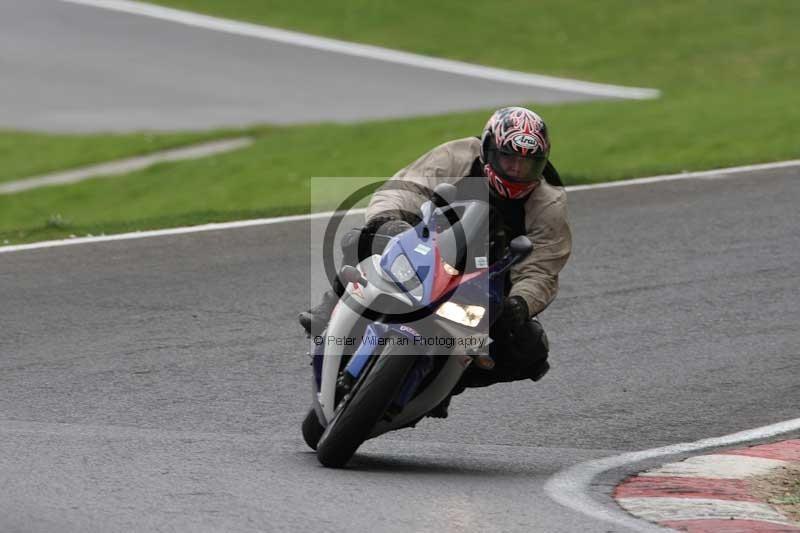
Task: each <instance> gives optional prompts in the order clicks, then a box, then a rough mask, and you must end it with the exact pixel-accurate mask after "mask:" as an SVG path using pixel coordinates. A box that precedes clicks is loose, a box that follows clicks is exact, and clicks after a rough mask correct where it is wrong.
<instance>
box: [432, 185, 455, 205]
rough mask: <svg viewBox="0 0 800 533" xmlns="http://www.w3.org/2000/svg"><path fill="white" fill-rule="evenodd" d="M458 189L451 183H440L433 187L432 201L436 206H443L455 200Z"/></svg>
mask: <svg viewBox="0 0 800 533" xmlns="http://www.w3.org/2000/svg"><path fill="white" fill-rule="evenodd" d="M457 195H458V190H457V189H456V186H455V185H453V184H451V183H440V184H439V185H437V186H436V187H435V188H434V189H433V203H434V204H436V207H444V206H446V205H449V204H452V203H453V202H455V200H456V196H457Z"/></svg>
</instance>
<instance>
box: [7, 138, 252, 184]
mask: <svg viewBox="0 0 800 533" xmlns="http://www.w3.org/2000/svg"><path fill="white" fill-rule="evenodd" d="M253 142H254V140H253V139H251V138H250V137H241V138H238V139H224V140H221V141H211V142H204V143H199V144H194V145H190V146H183V147H181V148H172V149H169V150H160V151H158V152H153V153H150V154H146V155H142V156H138V157H129V158H126V159H119V160H117V161H109V162H107V163H101V164H99V165H92V166H88V167H82V168H76V169H72V170H66V171H64V172H55V173H52V174H46V175H43V176H36V177H30V178H25V179H21V180H17V181H9V182H6V183H0V194H15V193H18V192H23V191H29V190H31V189H38V188H39V187H49V186H51V185H67V184H70V183H78V182H80V181H84V180H88V179H92V178H98V177H103V178H108V177H112V176H120V175H123V174H129V173H131V172H135V171H137V170H143V169H145V168H147V167H150V166H152V165H155V164H157V163H166V162H169V161H185V160H187V159H199V158H201V157H209V156H212V155H216V154H223V153H226V152H232V151H234V150H239V149H242V148H246V147H248V146H250V145H252V144H253Z"/></svg>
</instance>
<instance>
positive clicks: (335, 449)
mask: <svg viewBox="0 0 800 533" xmlns="http://www.w3.org/2000/svg"><path fill="white" fill-rule="evenodd" d="M416 360H417V358H416V357H414V356H413V355H409V354H408V353H407V352H404V351H403V350H401V349H397V347H396V346H394V345H390V346H388V347H387V348H386V350H384V352H383V353H381V354H380V355H379V356H378V358H377V360H375V362H374V364H373V365H372V368H367V369H365V371H364V372H365V375H364V376H362V379H359V381H357V382H356V384H355V386H354V387H353V389H352V391H351V392H350V393H349V394H348V395H347V396H345V398H343V399H342V401H341V402H340V404H339V405H338V406H337V408H336V414H335V415H334V417H333V419H332V420H331V422H330V423H329V424H328V426H327V427H326V428H325V431H324V433H323V434H322V437H321V438H320V440H319V442H318V443H317V459H319V462H320V463H322V464H323V465H324V466H327V467H331V468H340V467H342V466H344V465H345V464H346V463H347V461H349V460H350V458H351V457H352V456H353V454H355V453H356V450H357V449H358V447H359V446H361V444H362V443H363V442H364V441H365V440H366V439H367V437H368V436H369V434H370V432H371V431H372V428H373V427H375V424H377V423H378V422H380V420H381V418H382V417H383V415H384V413H385V412H386V409H388V408H389V405H390V404H391V403H392V400H393V399H394V398H395V397H396V396H397V394H398V392H399V391H400V388H401V387H402V386H403V383H404V381H405V379H406V376H408V373H409V371H410V370H411V368H412V367H413V366H414V363H415V362H416Z"/></svg>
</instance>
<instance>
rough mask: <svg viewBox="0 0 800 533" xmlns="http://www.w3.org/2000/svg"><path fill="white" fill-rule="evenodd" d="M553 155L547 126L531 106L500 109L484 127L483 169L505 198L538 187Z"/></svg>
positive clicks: (490, 184)
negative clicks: (550, 156) (549, 157)
mask: <svg viewBox="0 0 800 533" xmlns="http://www.w3.org/2000/svg"><path fill="white" fill-rule="evenodd" d="M549 155H550V139H549V138H548V135H547V126H546V125H545V123H544V120H542V117H540V116H539V115H537V114H536V113H534V112H533V111H531V110H529V109H525V108H524V107H504V108H502V109H498V110H497V111H495V112H494V114H493V115H492V116H491V118H489V122H487V123H486V126H485V127H484V128H483V135H482V136H481V162H482V163H483V164H484V167H483V171H484V174H486V179H487V180H488V181H489V186H490V187H492V188H493V189H494V190H495V191H497V193H498V194H499V195H500V196H502V197H504V198H512V199H513V198H522V197H523V196H525V195H526V194H528V193H529V192H531V191H532V190H533V189H535V188H536V186H537V185H538V184H539V181H540V180H541V178H542V171H543V170H544V167H545V165H547V158H548V156H549Z"/></svg>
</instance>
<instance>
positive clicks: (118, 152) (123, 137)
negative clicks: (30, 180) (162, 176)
mask: <svg viewBox="0 0 800 533" xmlns="http://www.w3.org/2000/svg"><path fill="white" fill-rule="evenodd" d="M230 135H231V133H226V132H222V131H215V132H199V133H186V132H181V133H128V134H105V135H68V134H50V133H34V132H22V131H11V130H0V183H2V182H7V181H13V180H18V179H23V178H26V177H30V176H35V175H38V174H45V173H48V172H54V171H60V170H67V169H70V168H76V167H81V166H84V165H91V164H93V163H100V162H104V161H110V160H113V159H121V158H124V157H132V156H136V155H141V154H146V153H150V152H155V151H158V150H165V149H167V148H175V147H178V146H184V145H188V144H193V143H197V142H202V141H207V140H211V139H218V138H222V137H227V136H230Z"/></svg>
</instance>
